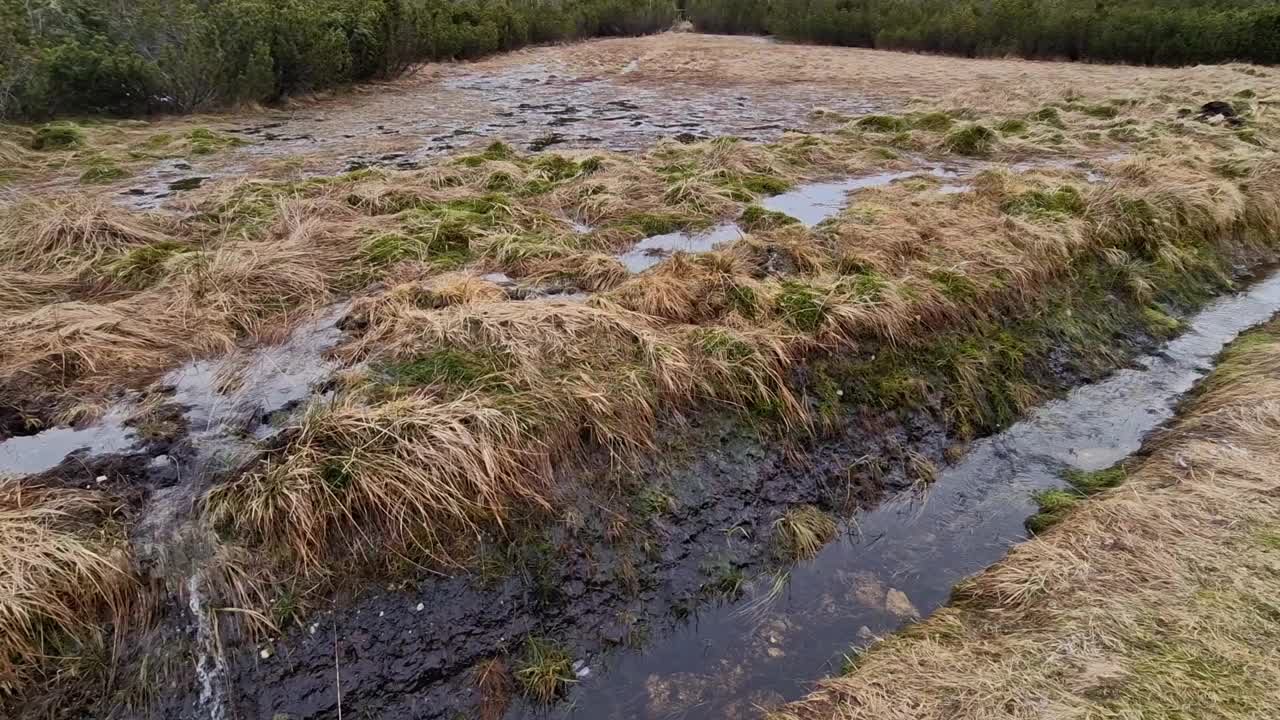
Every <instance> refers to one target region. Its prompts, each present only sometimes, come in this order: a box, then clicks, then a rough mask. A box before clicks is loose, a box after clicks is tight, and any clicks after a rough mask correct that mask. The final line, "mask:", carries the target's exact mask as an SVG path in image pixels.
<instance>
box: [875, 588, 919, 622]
mask: <svg viewBox="0 0 1280 720" xmlns="http://www.w3.org/2000/svg"><path fill="white" fill-rule="evenodd" d="M884 609H885V610H888V611H889V612H891V613H893V614H894V615H897V616H898V617H900V618H903V619H915V618H919V617H920V611H919V610H917V609H916V606H915V605H912V604H911V598H909V597H907V594H906V593H904V592H902V591H901V590H897V589H893V588H890V590H889V592H888V593H887V594H886V595H885V597H884Z"/></svg>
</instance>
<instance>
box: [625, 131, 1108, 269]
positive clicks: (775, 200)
mask: <svg viewBox="0 0 1280 720" xmlns="http://www.w3.org/2000/svg"><path fill="white" fill-rule="evenodd" d="M1123 158H1124V155H1110V156H1107V157H1104V158H1099V160H1100V161H1101V162H1103V163H1109V162H1117V161H1119V160H1121V159H1123ZM911 162H915V163H918V167H916V168H914V169H911V170H896V171H892V172H882V173H875V174H872V175H860V176H857V177H850V178H843V179H839V180H826V181H821V182H811V183H803V184H801V185H799V186H797V187H795V188H793V189H791V190H788V191H787V192H784V193H780V194H778V195H773V196H771V197H767V198H764V199H763V200H761V201H760V207H762V208H764V209H765V210H768V211H770V212H778V213H782V214H783V215H786V216H787V217H790V218H793V219H795V220H797V221H798V222H799V223H800V224H801V225H804V226H805V227H814V226H816V225H820V224H822V223H823V222H825V221H827V220H830V219H832V218H834V217H837V216H838V215H840V213H842V212H844V210H845V209H846V208H848V207H849V205H850V203H851V202H853V196H854V195H855V194H856V193H857V192H858V191H859V190H867V189H870V188H878V187H884V186H886V185H889V184H891V183H895V182H900V181H903V180H908V179H910V178H915V177H928V178H941V179H943V180H951V181H953V182H947V183H944V184H941V185H939V186H938V188H937V191H938V192H939V193H942V194H944V195H954V194H957V193H964V192H970V191H972V190H973V185H972V184H970V183H968V182H955V181H956V180H961V179H962V180H972V179H973V177H974V176H975V175H977V174H978V173H979V172H982V171H983V170H986V169H989V168H990V167H992V166H991V164H989V163H983V162H978V161H974V160H965V161H963V162H955V163H949V164H945V165H938V164H929V163H925V162H923V161H919V160H912V161H911ZM1093 162H1094V161H1090V160H1081V161H1075V162H1066V161H1060V160H1052V159H1049V160H1038V161H1026V162H1021V163H1015V164H1013V165H1010V166H1008V167H1009V169H1010V170H1012V171H1013V172H1017V173H1024V172H1029V171H1031V170H1037V169H1058V170H1072V169H1076V170H1080V171H1081V172H1082V173H1083V175H1084V179H1085V182H1088V183H1098V182H1102V180H1103V179H1104V178H1105V174H1104V172H1103V171H1101V170H1098V169H1090V166H1091V165H1092V164H1093ZM746 234H747V231H746V230H744V229H743V228H742V227H741V226H740V225H739V224H738V223H737V222H723V223H719V224H717V225H715V226H713V227H711V228H710V229H707V230H693V231H679V232H673V233H664V234H662V235H654V236H652V237H648V238H645V239H644V240H641V241H640V242H638V243H636V244H635V245H634V246H633V247H632V248H631V249H630V250H628V251H627V252H625V253H622V254H620V255H618V259H619V260H620V261H621V262H622V264H623V265H624V266H625V267H626V268H627V270H628V271H630V272H633V273H638V272H643V271H645V270H648V269H649V268H651V267H653V266H654V265H657V264H658V263H659V262H661V261H662V259H663V258H665V257H668V256H670V255H672V254H674V253H677V252H683V253H702V252H709V251H711V250H714V249H715V248H716V247H717V246H720V245H725V244H728V243H731V242H733V241H735V240H737V239H739V238H741V237H743V236H744V235H746Z"/></svg>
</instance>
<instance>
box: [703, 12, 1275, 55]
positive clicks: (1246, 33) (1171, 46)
mask: <svg viewBox="0 0 1280 720" xmlns="http://www.w3.org/2000/svg"><path fill="white" fill-rule="evenodd" d="M686 11H687V13H688V16H689V18H690V19H691V20H693V22H694V24H695V25H697V26H698V27H699V28H701V29H705V30H707V31H710V32H733V33H762V32H764V33H773V34H776V35H778V36H780V37H783V38H787V39H791V40H798V41H803V42H819V43H830V44H834V45H852V46H858V47H875V48H886V49H895V50H916V51H924V52H941V53H950V54H957V55H967V56H992V55H1018V56H1022V57H1028V58H1045V59H1068V60H1092V61H1099V62H1127V63H1141V64H1151V65H1184V64H1193V63H1208V62H1223V61H1228V60H1243V61H1249V62H1255V63H1263V64H1275V63H1280V2H1276V1H1275V0H687V4H686Z"/></svg>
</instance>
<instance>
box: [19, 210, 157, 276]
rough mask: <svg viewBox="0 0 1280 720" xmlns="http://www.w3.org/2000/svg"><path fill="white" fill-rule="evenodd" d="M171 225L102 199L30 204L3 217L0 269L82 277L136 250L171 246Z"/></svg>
mask: <svg viewBox="0 0 1280 720" xmlns="http://www.w3.org/2000/svg"><path fill="white" fill-rule="evenodd" d="M166 224H167V223H165V222H164V221H161V220H159V219H158V218H154V217H148V216H145V215H138V214H135V213H130V212H128V211H127V210H124V209H122V208H119V207H116V206H113V205H112V204H110V203H109V202H106V201H104V200H102V199H95V198H56V199H53V200H41V199H35V200H29V201H27V202H25V203H22V204H19V205H16V206H13V207H11V208H8V209H7V210H5V211H4V213H3V215H0V264H3V265H5V266H7V267H9V268H12V269H16V270H24V271H28V272H52V271H66V272H72V273H79V272H83V271H84V270H86V269H87V268H89V267H92V266H94V265H96V264H99V263H100V262H101V261H102V260H104V259H106V258H111V257H115V256H118V255H120V254H122V253H124V252H126V251H128V250H129V249H131V248H135V247H138V246H142V245H151V244H157V243H162V242H166V241H170V240H171V236H170V235H169V234H168V231H169V230H170V228H168V227H166Z"/></svg>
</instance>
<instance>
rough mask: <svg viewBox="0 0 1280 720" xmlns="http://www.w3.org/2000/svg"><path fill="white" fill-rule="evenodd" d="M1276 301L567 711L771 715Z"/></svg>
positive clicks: (768, 589) (1122, 442)
mask: <svg viewBox="0 0 1280 720" xmlns="http://www.w3.org/2000/svg"><path fill="white" fill-rule="evenodd" d="M1277 310H1280V274H1277V275H1273V276H1271V277H1270V278H1268V279H1266V280H1264V281H1262V282H1260V283H1258V284H1256V285H1254V286H1253V287H1252V288H1250V289H1249V290H1248V291H1247V292H1245V293H1242V294H1239V295H1236V296H1232V297H1227V298H1223V299H1220V300H1218V301H1217V302H1215V303H1213V304H1212V305H1210V306H1209V307H1208V308H1207V309H1205V310H1204V311H1203V312H1201V313H1200V314H1199V315H1197V316H1196V317H1195V318H1194V319H1193V320H1192V322H1191V324H1190V329H1189V330H1188V332H1187V333H1186V334H1184V335H1183V336H1182V337H1180V338H1178V339H1176V340H1174V341H1172V342H1170V343H1169V344H1168V346H1167V347H1165V348H1164V350H1163V351H1161V352H1159V353H1156V354H1154V355H1150V356H1147V357H1145V358H1143V359H1142V360H1141V361H1140V362H1139V363H1138V364H1137V366H1136V367H1135V368H1134V369H1127V370H1122V371H1120V372H1117V373H1115V374H1114V375H1112V376H1111V377H1109V378H1108V379H1107V380H1105V381H1103V382H1100V383H1097V384H1094V385H1088V386H1084V387H1081V388H1078V389H1076V390H1075V391H1073V392H1071V393H1070V394H1069V395H1068V396H1067V397H1065V398H1063V399H1061V400H1056V401H1053V402H1051V403H1048V404H1047V405H1045V406H1044V407H1042V408H1040V409H1039V410H1037V411H1036V412H1035V413H1033V414H1032V415H1031V416H1030V417H1028V418H1027V419H1026V420H1024V421H1022V422H1020V423H1018V424H1016V425H1014V426H1013V427H1011V428H1009V429H1008V430H1006V431H1005V432H1003V433H1000V434H999V435H996V436H993V437H991V438H988V439H986V440H983V441H980V442H978V443H975V444H974V446H973V448H972V450H971V451H970V452H969V454H968V455H967V456H966V457H965V458H964V459H963V460H962V461H961V462H960V463H958V464H956V465H954V466H951V467H948V468H946V469H944V470H943V471H942V472H941V473H940V475H939V478H938V480H937V482H936V484H935V485H934V486H933V487H932V489H931V490H930V491H929V493H928V495H927V497H926V498H925V499H923V500H920V499H918V498H904V499H898V500H895V501H891V502H889V503H886V504H884V505H881V506H880V507H878V508H876V509H874V510H870V511H867V512H864V513H860V514H859V515H858V516H857V517H856V518H855V519H854V522H853V524H852V525H853V530H852V531H851V532H850V533H849V534H848V535H846V536H844V537H843V538H842V539H840V540H839V541H837V542H834V543H832V544H830V545H828V546H827V547H826V548H825V549H824V550H823V551H822V552H821V553H820V554H819V556H818V557H817V558H816V559H815V560H814V561H813V562H810V563H806V564H802V565H799V566H797V567H795V568H793V569H792V571H791V573H790V576H789V578H787V579H786V580H785V581H784V582H785V585H784V584H783V583H782V582H778V583H775V582H773V581H772V580H771V579H768V578H764V579H758V580H756V581H755V582H753V583H751V584H750V585H749V586H748V587H747V589H746V592H745V593H744V594H743V597H742V598H741V599H740V600H738V601H736V602H734V603H731V604H725V605H722V606H720V607H716V608H710V609H707V610H704V611H703V612H701V613H699V614H698V615H697V616H696V617H694V618H693V619H691V621H690V622H689V623H687V624H686V625H684V626H682V627H681V628H680V629H679V630H677V631H675V632H674V633H673V634H671V635H670V636H667V637H662V638H655V639H653V640H651V641H650V642H649V643H648V647H647V648H646V649H645V650H644V651H636V652H629V653H623V654H618V655H610V656H606V657H603V658H600V659H597V660H596V661H595V662H593V665H592V673H591V675H590V677H587V678H583V679H582V680H581V681H580V682H579V683H578V686H577V688H576V690H575V692H574V694H573V697H572V702H571V703H568V704H566V705H567V706H566V707H563V708H561V709H559V710H556V711H555V712H554V714H555V715H557V716H560V717H572V718H583V719H584V720H585V719H587V718H591V719H592V720H596V719H598V718H619V719H622V718H627V719H632V718H636V719H643V718H652V719H654V720H657V719H658V718H672V717H679V718H685V719H687V720H697V719H699V718H707V719H710V718H717V719H718V718H742V717H754V716H760V715H762V714H763V712H762V711H761V710H759V709H758V708H757V707H756V706H757V705H769V704H772V703H777V702H781V701H786V700H793V699H796V698H798V697H800V696H802V695H803V694H804V693H805V692H806V691H807V689H808V688H809V687H810V685H811V683H812V682H813V681H814V680H815V679H817V678H818V677H820V676H822V675H825V674H829V673H830V672H832V671H834V670H837V669H838V668H839V666H840V662H841V659H842V656H843V655H844V654H845V653H849V652H850V651H851V648H853V647H855V646H867V645H870V644H871V643H872V642H873V641H874V638H875V637H876V636H881V635H884V634H887V633H891V632H893V631H894V630H896V629H897V628H899V627H901V626H902V625H903V624H904V623H905V622H907V621H909V620H910V619H912V618H913V617H915V616H917V615H927V614H929V613H931V612H932V611H934V610H935V609H937V608H938V607H940V606H942V605H943V604H944V603H945V602H946V601H947V599H948V596H949V595H950V593H951V589H952V587H953V586H954V585H955V584H956V583H957V582H959V581H960V580H962V579H964V578H965V577H967V576H969V575H972V574H974V573H976V572H979V571H981V570H982V569H984V568H986V567H988V566H990V565H991V564H992V563H994V562H996V561H997V560H999V559H1000V558H1002V557H1003V556H1004V555H1005V553H1006V552H1007V551H1008V550H1009V548H1010V547H1011V546H1012V545H1014V544H1015V543H1018V542H1020V541H1022V540H1024V539H1025V538H1026V537H1027V533H1026V531H1025V529H1024V527H1023V523H1024V522H1025V520H1026V519H1027V518H1028V517H1029V516H1030V515H1031V514H1033V513H1034V511H1035V506H1034V503H1033V502H1032V500H1031V495H1032V493H1033V492H1034V491H1036V490H1042V489H1046V488H1053V487H1061V486H1062V484H1063V483H1062V480H1061V476H1062V473H1063V471H1064V470H1066V469H1068V468H1077V469H1080V470H1098V469H1102V468H1106V467H1109V466H1111V465H1113V464H1115V463H1117V462H1119V461H1120V460H1122V459H1124V458H1125V457H1127V456H1128V455H1130V454H1132V453H1134V452H1136V451H1137V450H1138V449H1139V447H1140V445H1141V443H1142V440H1143V438H1144V437H1146V436H1147V434H1149V433H1150V432H1151V431H1153V430H1155V429H1156V428H1157V427H1158V426H1159V425H1161V424H1162V423H1164V422H1166V421H1168V420H1169V419H1170V418H1172V417H1173V413H1174V408H1175V405H1176V403H1177V402H1178V401H1179V399H1180V398H1181V397H1182V396H1183V394H1185V393H1186V392H1187V391H1188V390H1190V389H1191V388H1192V386H1193V385H1194V384H1195V382H1196V381H1197V380H1199V379H1200V378H1201V377H1203V376H1204V375H1205V374H1206V373H1207V372H1208V370H1209V369H1210V364H1211V361H1212V360H1213V358H1214V356H1215V355H1216V354H1217V353H1218V352H1219V351H1220V350H1221V349H1222V348H1223V346H1225V345H1226V344H1227V343H1228V342H1230V341H1231V340H1233V339H1234V338H1235V337H1236V336H1237V335H1238V334H1239V333H1240V332H1242V331H1244V330H1246V329H1248V328H1250V327H1252V326H1254V325H1257V324H1259V323H1261V322H1263V321H1265V320H1267V319H1268V318H1270V317H1271V316H1272V315H1273V314H1274V313H1275V312H1276V311H1277ZM524 712H526V713H527V714H528V715H529V716H532V715H534V714H536V713H532V712H529V711H524ZM513 714H515V715H517V716H521V717H523V716H524V715H521V713H519V712H517V713H513Z"/></svg>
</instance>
